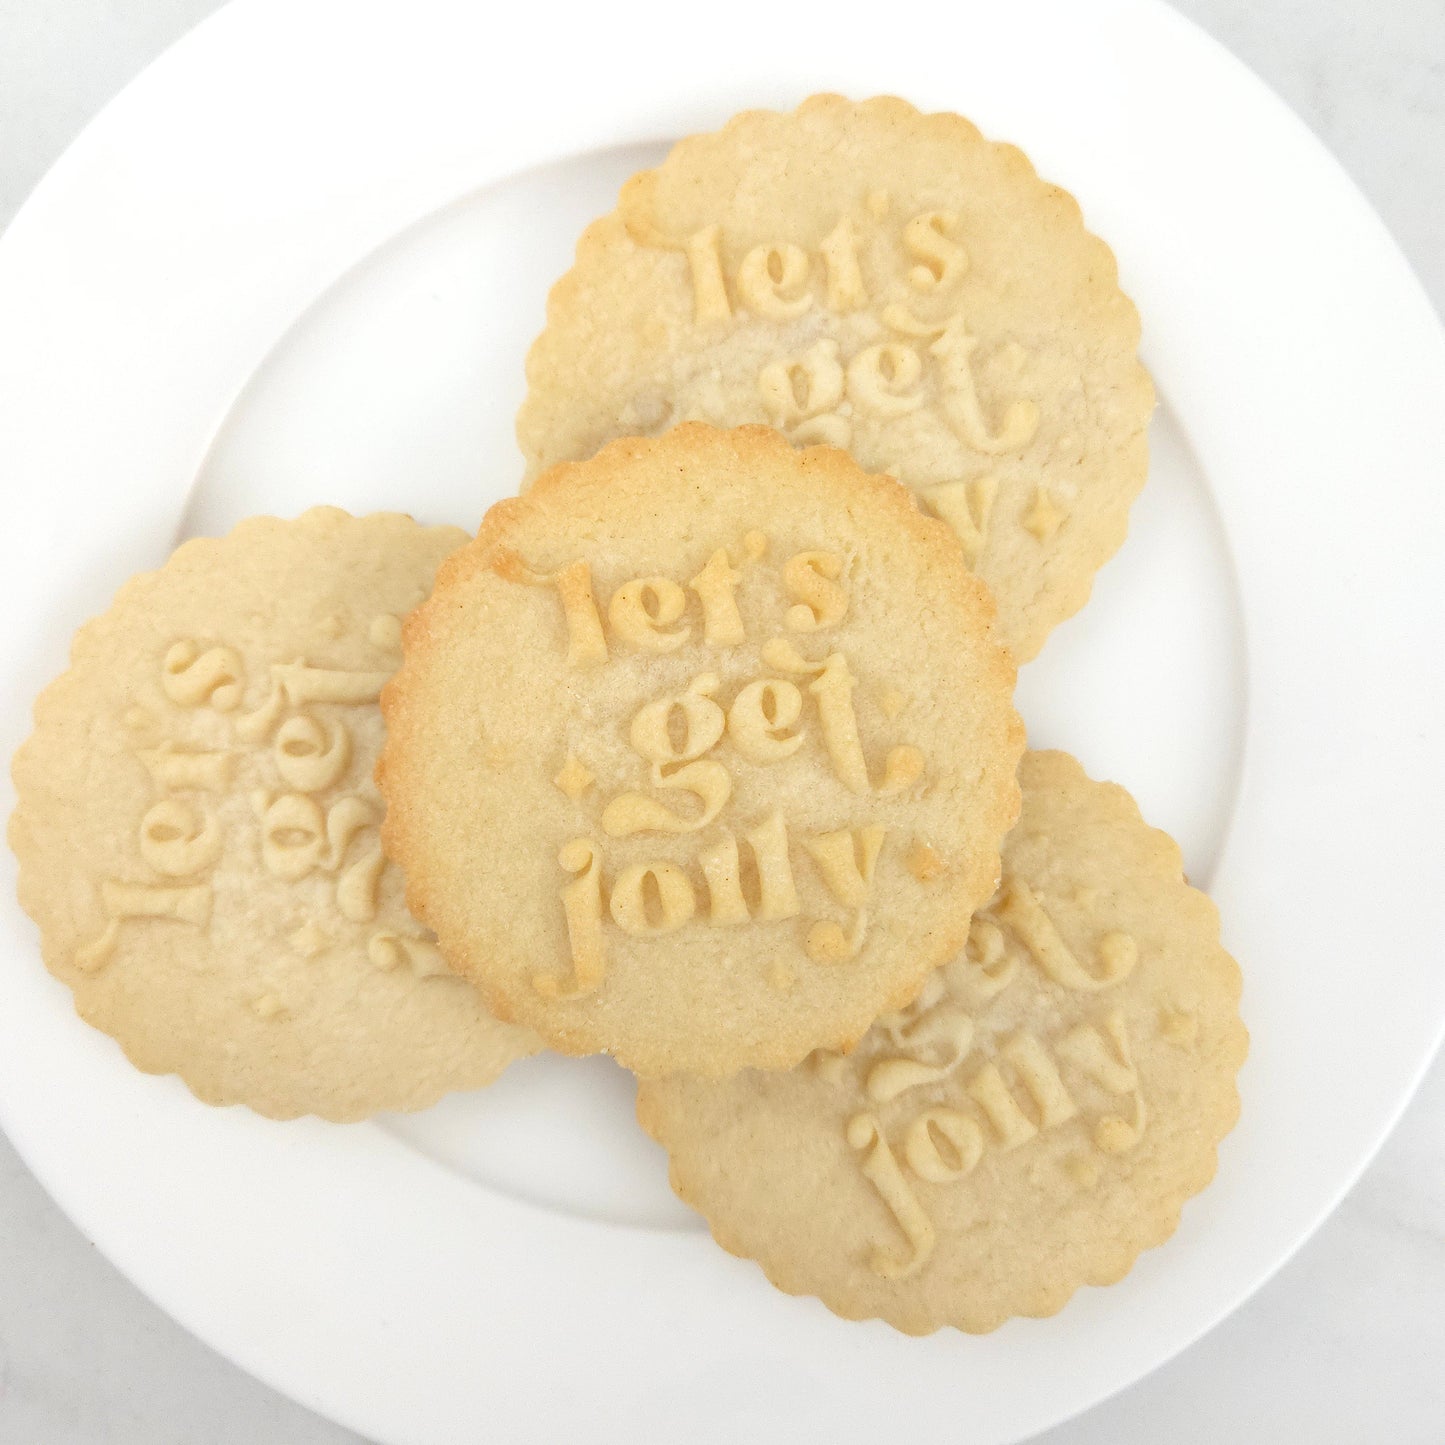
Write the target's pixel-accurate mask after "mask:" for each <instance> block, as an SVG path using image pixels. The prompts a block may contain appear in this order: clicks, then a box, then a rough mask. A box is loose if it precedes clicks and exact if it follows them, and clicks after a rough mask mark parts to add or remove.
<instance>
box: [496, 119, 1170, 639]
mask: <svg viewBox="0 0 1445 1445" xmlns="http://www.w3.org/2000/svg"><path fill="white" fill-rule="evenodd" d="M1138 346H1139V318H1138V315H1137V313H1136V312H1135V309H1134V306H1133V303H1132V302H1130V300H1129V299H1128V297H1127V296H1125V295H1124V293H1123V292H1122V291H1121V290H1120V289H1119V285H1118V278H1117V267H1116V266H1115V263H1114V257H1113V255H1112V253H1111V252H1110V250H1109V248H1108V247H1107V246H1106V245H1105V244H1104V243H1103V242H1102V241H1101V240H1099V238H1098V237H1097V236H1093V235H1091V234H1090V233H1089V232H1088V231H1086V230H1085V229H1084V225H1083V221H1082V219H1081V216H1080V212H1079V207H1078V205H1077V204H1076V202H1075V201H1074V199H1073V197H1071V196H1070V195H1068V194H1067V193H1066V192H1064V191H1062V190H1060V189H1059V188H1058V187H1057V186H1054V185H1050V184H1049V183H1048V182H1046V181H1044V180H1041V179H1040V178H1039V177H1038V176H1037V175H1036V174H1035V173H1034V170H1033V167H1032V166H1031V165H1030V164H1029V162H1028V159H1027V158H1026V157H1025V156H1024V154H1023V153H1022V152H1021V151H1019V150H1018V149H1016V148H1015V147H1014V146H1010V145H1000V144H997V143H995V142H992V141H988V140H986V139H984V137H983V136H981V135H980V134H979V133H978V131H977V130H976V129H975V128H974V127H973V126H972V125H970V124H969V122H968V121H966V120H964V119H963V118H962V117H960V116H957V115H947V114H940V115H924V114H922V113H921V112H919V111H917V110H915V109H914V108H913V107H912V106H911V105H909V104H907V103H906V102H905V101H902V100H898V99H896V98H892V97H877V98H874V99H872V100H866V101H862V102H858V103H854V102H852V101H848V100H845V99H843V97H841V96H837V95H818V96H814V97H812V98H811V99H810V100H808V101H806V102H804V104H803V105H801V106H800V107H799V108H798V109H797V110H796V111H793V112H792V113H790V114H779V113H777V112H773V111H761V110H758V111H747V112H745V113H744V114H742V115H738V116H734V117H733V119H732V120H731V121H729V122H728V124H727V125H726V126H725V127H724V128H723V129H722V130H720V131H718V132H716V133H715V134H712V135H700V136H692V137H690V138H688V139H687V140H684V141H681V142H680V143H679V144H678V145H677V146H676V147H675V148H674V149H673V151H672V153H671V154H670V155H669V156H668V157H667V159H666V160H665V161H664V162H663V163H662V165H661V166H659V167H658V168H657V169H656V170H652V171H644V172H642V173H641V174H639V175H636V176H634V177H633V178H632V179H631V180H630V181H629V182H628V183H627V185H626V186H624V187H623V191H622V195H621V197H620V199H619V201H618V206H617V209H616V211H614V212H613V213H612V214H611V215H609V216H604V217H602V218H601V219H599V220H597V221H595V222H594V223H593V224H592V225H590V226H589V227H588V228H587V230H586V231H585V232H584V233H583V235H582V238H581V240H580V242H579V243H578V247H577V259H576V263H575V265H574V266H573V268H572V270H571V271H569V272H568V273H567V274H566V275H565V276H564V277H563V278H562V279H561V280H560V281H559V282H558V283H557V285H556V286H555V287H554V288H553V291H552V295H551V298H550V300H549V302H548V306H547V327H546V330H545V331H543V333H542V335H541V336H540V337H538V339H537V341H536V343H535V345H534V346H533V347H532V350H531V353H530V355H529V356H528V358H527V380H528V393H527V399H526V402H525V403H524V404H523V406H522V409H521V412H520V413H519V415H518V418H517V437H518V440H519V441H520V443H521V446H522V450H523V452H524V453H525V454H526V456H527V459H528V462H529V463H530V465H531V467H532V469H533V471H534V472H537V471H540V470H542V469H543V468H545V467H547V466H550V465H552V464H554V463H556V462H559V461H567V460H574V459H577V458H581V457H586V456H590V455H591V454H592V453H593V452H594V451H595V450H596V449H597V448H598V447H599V446H601V445H602V444H603V443H604V442H607V441H609V440H611V439H612V438H613V437H616V436H620V435H623V434H626V433H637V434H650V433H653V432H656V431H659V430H661V429H663V428H665V427H666V426H667V425H669V424H670V422H671V421H672V420H673V419H682V418H695V419H698V420H703V421H707V422H711V423H712V424H714V425H718V426H738V425H741V424H743V423H747V422H766V423H768V424H769V425H772V426H776V427H778V428H779V429H780V430H782V431H783V432H784V433H785V434H786V435H787V436H788V438H789V439H790V440H791V441H793V442H794V443H795V444H796V445H798V446H809V445H813V444H815V443H820V442H822V443H827V444H829V445H831V446H838V447H843V448H846V449H847V450H848V451H850V452H851V453H852V454H853V456H854V457H856V458H857V459H858V461H859V462H860V463H861V464H862V465H863V466H864V467H865V468H867V469H868V470H870V471H888V472H892V473H893V474H894V475H895V476H897V477H900V478H901V479H902V480H903V481H904V482H906V483H907V484H908V485H909V486H910V487H913V488H914V489H915V490H916V491H917V493H918V495H919V498H920V500H921V501H922V503H923V505H924V506H925V507H927V508H928V509H929V510H930V511H932V512H934V513H936V514H937V515H938V516H940V517H942V518H943V519H944V520H945V521H946V522H947V523H948V524H949V525H950V526H951V527H952V528H953V529H954V532H955V534H956V536H957V545H958V546H959V547H960V550H961V551H962V553H963V556H964V559H965V561H966V562H967V563H968V565H969V566H970V567H972V568H973V569H974V570H975V571H976V572H977V573H978V575H979V576H980V577H982V578H983V580H984V581H985V582H986V583H988V585H989V587H990V588H991V589H992V590H993V593H994V596H995V597H996V598H997V600H998V606H999V624H1000V632H1001V635H1002V636H1003V638H1004V640H1005V642H1007V643H1008V645H1009V646H1010V648H1011V649H1012V650H1013V652H1014V655H1015V656H1016V657H1017V658H1018V659H1019V660H1020V661H1027V660H1028V659H1029V658H1031V657H1033V656H1034V654H1035V653H1037V652H1038V650H1039V648H1040V647H1041V646H1042V645H1043V643H1044V639H1045V638H1046V637H1047V636H1048V635H1049V633H1050V631H1051V630H1052V629H1053V628H1054V627H1055V626H1057V625H1058V623H1060V622H1061V621H1063V619H1064V618H1066V617H1069V616H1071V615H1072V614H1073V613H1074V612H1076V611H1078V609H1079V608H1080V607H1081V606H1083V604H1084V602H1085V601H1086V600H1087V598H1088V595H1089V590H1090V587H1091V585H1092V582H1093V577H1094V574H1095V573H1096V572H1097V571H1098V569H1099V568H1100V567H1101V566H1102V565H1103V564H1104V563H1105V562H1106V561H1107V560H1108V559H1109V557H1110V556H1112V555H1113V553H1114V552H1115V550H1116V549H1117V548H1118V546H1119V544H1120V543H1121V542H1122V541H1123V540H1124V533H1125V529H1126V527H1127V523H1128V514H1129V507H1130V504H1131V503H1132V502H1133V500H1134V497H1135V496H1136V495H1137V494H1138V492H1139V489H1140V488H1141V487H1142V486H1143V484H1144V478H1145V474H1146V471H1147V468H1148V443H1147V438H1146V431H1147V427H1148V423H1149V417H1150V414H1151V413H1152V411H1153V406H1154V390H1153V387H1152V385H1151V383H1150V381H1149V378H1148V376H1147V375H1146V374H1145V371H1144V369H1143V367H1142V366H1141V365H1140V363H1139V358H1138Z"/></svg>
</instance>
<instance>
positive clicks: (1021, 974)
mask: <svg viewBox="0 0 1445 1445" xmlns="http://www.w3.org/2000/svg"><path fill="white" fill-rule="evenodd" d="M1019 775H1020V779H1021V781H1022V783H1023V813H1022V816H1021V817H1020V819H1019V823H1018V826H1017V827H1016V828H1015V829H1014V831H1013V832H1012V833H1011V834H1010V835H1009V836H1008V838H1007V839H1006V840H1005V843H1004V856H1003V881H1002V884H1001V886H1000V888H999V891H998V894H997V896H996V897H995V898H994V899H993V901H992V902H991V903H990V905H989V907H988V908H987V909H986V910H985V911H984V912H982V913H980V914H979V915H978V917H977V918H976V919H975V921H974V924H973V929H972V932H971V935H970V937H969V942H968V947H967V949H966V950H965V951H964V952H962V953H961V954H960V955H959V956H958V957H957V958H955V959H953V960H952V961H951V962H949V963H948V964H947V965H945V967H944V968H942V969H941V970H940V971H939V972H937V973H935V974H934V975H933V976H932V977H930V978H929V980H928V982H927V984H926V985H925V987H924V990H923V992H922V993H921V994H920V995H919V996H918V998H917V1000H916V1001H915V1002H914V1004H913V1005H912V1006H911V1007H910V1008H908V1009H907V1010H904V1011H902V1012H899V1013H895V1014H890V1015H886V1016H884V1017H883V1018H880V1019H879V1020H878V1022H877V1023H876V1024H875V1025H874V1027H873V1028H872V1029H871V1030H870V1031H869V1033H868V1035H867V1036H866V1037H865V1038H864V1039H863V1041H862V1042H861V1043H860V1044H859V1046H858V1047H857V1049H855V1050H854V1051H853V1052H852V1053H850V1054H848V1055H847V1056H846V1057H844V1056H841V1055H839V1054H836V1053H831V1052H820V1053H818V1054H816V1055H815V1056H814V1057H813V1058H812V1059H811V1060H810V1061H809V1062H808V1063H806V1064H805V1065H803V1066H802V1067H801V1068H798V1069H795V1070H792V1071H791V1072H789V1073H787V1074H765V1073H760V1072H757V1071H749V1072H747V1073H742V1074H738V1075H736V1076H734V1077H733V1078H731V1079H727V1080H724V1081H716V1080H712V1081H709V1080H698V1079H689V1078H684V1077H681V1076H678V1077H674V1078H670V1079H661V1080H651V1081H645V1082H644V1083H643V1085H642V1087H641V1090H640V1092H639V1095H638V1104H637V1111H638V1118H639V1119H640V1120H641V1122H642V1124H643V1127H644V1128H646V1129H647V1130H648V1132H649V1133H651V1134H652V1135H653V1136H654V1137H655V1138H656V1139H657V1140H658V1141H659V1142H661V1143H662V1144H663V1145H664V1146H665V1147H666V1148H667V1150H668V1152H669V1154H670V1155H671V1163H672V1171H671V1177H672V1182H673V1186H674V1188H675V1189H676V1190H677V1192H678V1194H679V1195H680V1196H681V1197H682V1198H683V1199H684V1200H685V1201H687V1203H689V1204H691V1205H692V1206H693V1207H694V1208H696V1209H698V1210H700V1211H701V1212H702V1213H703V1214H704V1215H705V1216H706V1217H707V1219H708V1222H709V1223H710V1224H711V1226H712V1230H713V1234H714V1236H715V1237H716V1239H717V1240H718V1242H719V1243H720V1244H722V1245H723V1246H724V1247H725V1248H726V1249H728V1250H731V1251H732V1252H733V1253H734V1254H739V1255H742V1256H743V1257H745V1258H749V1259H755V1260H757V1261H758V1262H759V1263H760V1264H761V1265H762V1267H763V1268H764V1270H766V1272H767V1274H768V1277H769V1279H771V1280H772V1281H773V1283H774V1284H776V1285H777V1286H778V1287H779V1288H780V1289H784V1290H787V1291H788V1292H789V1293H791V1294H813V1295H817V1296H819V1297H820V1298H821V1299H822V1300H823V1302H824V1303H825V1304H826V1305H827V1306H828V1307H829V1308H830V1309H832V1310H834V1311H836V1312H837V1313H838V1314H840V1315H843V1316H845V1317H847V1318H849V1319H864V1318H871V1317H875V1316H876V1317H880V1318H882V1319H885V1320H887V1321H888V1322H889V1323H890V1324H893V1325H896V1326H897V1327H898V1328H899V1329H901V1330H906V1331H908V1332H910V1333H913V1334H924V1333H927V1332H928V1331H930V1330H935V1329H938V1328H939V1327H940V1326H941V1325H955V1326H957V1327H958V1328H959V1329H963V1330H968V1331H972V1332H974V1333H982V1332H984V1331H987V1330H991V1329H994V1328H995V1327H997V1326H998V1325H1000V1324H1002V1323H1003V1321H1004V1320H1005V1319H1007V1318H1008V1317H1009V1316H1011V1315H1048V1314H1053V1313H1054V1312H1055V1311H1056V1310H1058V1309H1060V1308H1061V1307H1062V1306H1063V1304H1064V1303H1065V1301H1067V1300H1068V1298H1069V1296H1070V1295H1072V1294H1073V1292H1074V1291H1075V1290H1076V1289H1077V1288H1078V1287H1079V1285H1081V1284H1110V1283H1113V1282H1114V1281H1115V1280H1118V1279H1120V1278H1121V1277H1122V1276H1123V1275H1124V1274H1126V1273H1127V1272H1128V1270H1129V1268H1130V1266H1131V1265H1132V1264H1133V1262H1134V1260H1135V1258H1136V1257H1137V1256H1138V1255H1139V1253H1140V1251H1142V1250H1144V1249H1148V1248H1150V1247H1152V1246H1154V1245H1157V1244H1160V1243H1162V1242H1163V1241H1164V1240H1166V1239H1167V1238H1168V1237H1169V1236H1170V1234H1172V1233H1173V1232H1174V1229H1175V1227H1176V1225H1177V1224H1178V1222H1179V1211H1180V1209H1181V1207H1182V1205H1183V1204H1184V1201H1185V1200H1187V1199H1188V1198H1189V1197H1190V1196H1192V1195H1194V1194H1197V1193H1198V1192H1199V1190H1201V1189H1202V1188H1204V1186H1205V1185H1206V1184H1208V1183H1209V1181H1210V1179H1211V1178H1212V1177H1213V1175H1214V1168H1215V1154H1216V1149H1217V1147H1218V1144H1219V1141H1220V1140H1221V1139H1222V1138H1223V1137H1224V1136H1225V1135H1226V1134H1227V1133H1228V1132H1229V1130H1230V1129H1231V1128H1232V1127H1233V1125H1234V1121H1235V1119H1236V1117H1237V1116H1238V1113H1239V1096H1238V1093H1237V1092H1236V1088H1235V1075H1236V1073H1237V1072H1238V1070H1239V1067H1240V1065H1241V1064H1242V1063H1243V1062H1244V1056H1245V1051H1246V1049H1247V1047H1248V1036H1247V1034H1246V1033H1245V1030H1244V1026H1243V1024H1242V1023H1241V1022H1240V1019H1239V994H1240V976H1239V969H1238V967H1237V966H1236V965H1235V962H1234V960H1233V959H1232V958H1231V957H1230V956H1229V955H1228V954H1227V953H1226V952H1225V951H1224V950H1223V949H1222V948H1221V947H1220V944H1219V920H1218V915H1217V914H1216V912H1215V909H1214V905H1213V904H1212V903H1211V902H1210V901H1209V899H1208V898H1206V897H1205V896H1204V895H1203V894H1202V893H1199V892H1197V891H1196V890H1194V889H1192V888H1190V887H1189V886H1188V885H1187V884H1186V883H1185V881H1184V878H1183V875H1182V872H1181V869H1180V858H1179V850H1178V848H1177V847H1175V845H1174V843H1173V841H1172V840H1171V839H1170V838H1168V837H1167V836H1166V835H1165V834H1163V833H1160V832H1156V831H1155V830H1154V829H1152V828H1149V827H1147V826H1145V824H1144V823H1143V821H1142V820H1141V819H1140V817H1139V811H1138V809H1137V808H1136V807H1135V805H1134V802H1133V799H1131V798H1130V797H1129V795H1128V794H1127V793H1125V792H1124V790H1123V789H1122V788H1118V787H1115V786H1113V785H1111V784H1101V783H1094V782H1091V781H1090V780H1089V779H1088V778H1087V777H1086V776H1085V775H1084V771H1083V769H1082V768H1081V767H1080V766H1079V765H1078V763H1076V762H1075V761H1074V760H1073V759H1072V758H1071V757H1068V756H1067V755H1066V754H1064V753H1029V754H1027V755H1026V756H1025V758H1024V761H1023V765H1022V767H1021V768H1020V770H1019Z"/></svg>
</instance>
